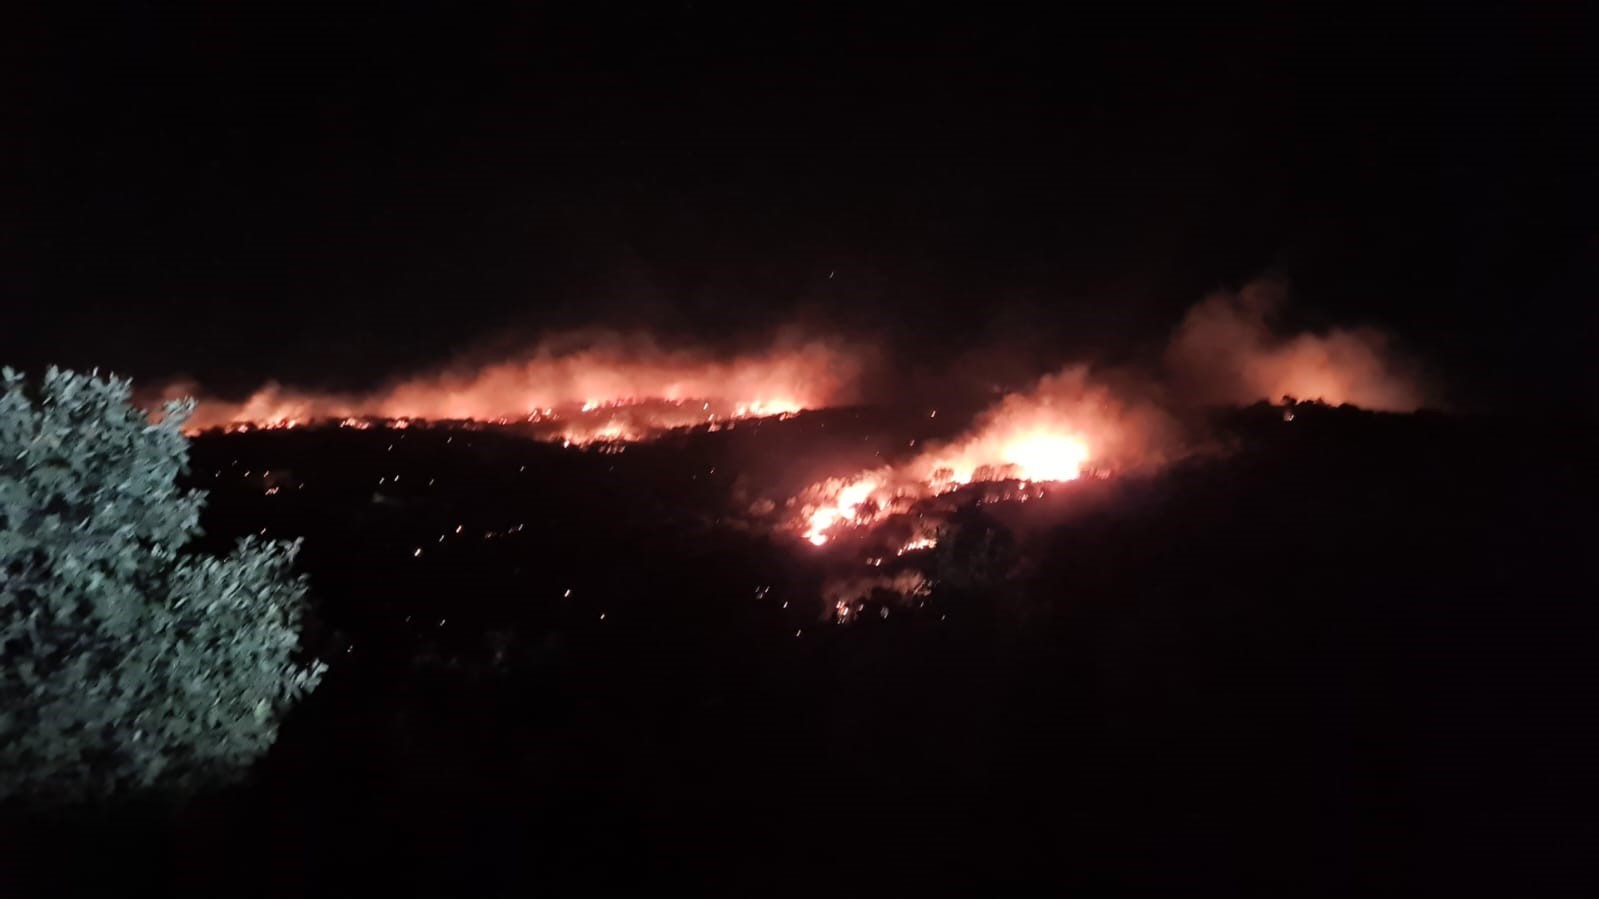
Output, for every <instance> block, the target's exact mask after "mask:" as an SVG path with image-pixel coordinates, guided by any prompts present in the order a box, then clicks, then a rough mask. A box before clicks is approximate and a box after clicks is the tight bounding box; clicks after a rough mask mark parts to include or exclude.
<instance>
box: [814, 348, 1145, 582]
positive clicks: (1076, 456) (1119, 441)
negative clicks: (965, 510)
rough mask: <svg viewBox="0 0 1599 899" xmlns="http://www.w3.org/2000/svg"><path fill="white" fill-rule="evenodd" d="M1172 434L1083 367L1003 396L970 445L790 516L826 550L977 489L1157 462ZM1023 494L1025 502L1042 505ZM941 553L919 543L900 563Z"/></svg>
mask: <svg viewBox="0 0 1599 899" xmlns="http://www.w3.org/2000/svg"><path fill="white" fill-rule="evenodd" d="M1168 431H1169V428H1168V425H1167V420H1166V417H1165V415H1164V414H1163V413H1161V412H1160V411H1159V410H1158V409H1157V408H1156V407H1155V406H1153V405H1152V404H1148V403H1134V402H1128V401H1125V400H1120V399H1118V398H1117V397H1116V396H1114V395H1113V394H1112V393H1111V391H1110V390H1109V389H1108V388H1107V387H1105V386H1103V385H1100V384H1097V383H1094V382H1093V381H1091V380H1090V378H1089V373H1088V370H1087V369H1086V368H1084V367H1080V366H1079V367H1073V368H1069V369H1067V370H1065V371H1062V372H1060V373H1058V374H1055V375H1051V376H1049V377H1046V378H1044V379H1042V380H1041V381H1039V382H1038V384H1037V385H1035V386H1034V388H1033V389H1032V390H1030V391H1027V392H1025V393H1016V394H1011V395H1009V396H1006V397H1005V398H1004V399H1003V400H1001V401H1000V403H999V404H998V405H997V406H995V407H993V408H992V409H990V410H989V411H988V412H986V413H984V414H983V415H982V416H980V417H979V418H978V419H977V421H976V423H975V424H974V425H973V427H972V428H971V430H969V431H968V432H967V433H966V434H965V435H964V436H962V437H959V438H957V439H955V440H953V441H951V442H949V443H947V444H945V445H942V446H938V447H933V448H931V449H928V450H926V451H924V452H922V453H921V454H919V455H917V456H914V457H912V458H910V459H909V460H906V461H905V462H902V463H900V464H897V465H889V466H885V467H883V468H878V469H873V470H869V471H864V472H860V473H858V474H855V475H852V476H849V477H844V478H833V479H830V480H826V481H822V482H819V483H817V484H813V485H811V487H809V488H808V489H807V490H805V491H803V492H802V493H801V494H800V496H799V497H797V498H796V499H795V500H793V501H791V503H790V506H791V508H792V507H797V508H798V515H797V516H796V519H795V521H796V525H795V529H796V530H797V531H798V532H799V533H800V534H801V535H802V536H803V537H804V539H806V540H807V541H809V542H810V543H811V544H813V545H815V546H822V545H825V544H827V543H828V542H829V541H830V540H832V539H834V538H835V537H836V536H838V535H839V534H841V533H842V532H844V531H845V530H846V529H850V528H862V527H870V526H873V525H876V524H878V523H881V522H883V521H885V520H887V519H888V518H891V517H893V516H895V515H898V514H903V513H905V512H907V511H909V510H910V509H911V508H912V507H913V506H915V505H916V504H917V503H918V502H920V501H922V500H926V499H929V498H932V497H937V496H942V495H945V494H948V493H951V492H953V491H955V490H959V489H961V488H963V487H965V486H967V485H970V484H974V483H980V482H997V481H1015V482H1020V483H1021V484H1022V485H1024V486H1025V485H1038V484H1047V483H1058V482H1064V481H1075V480H1077V479H1078V478H1081V477H1083V476H1084V475H1086V474H1090V473H1096V474H1097V473H1102V472H1103V471H1106V470H1110V469H1113V468H1124V467H1128V466H1133V465H1141V464H1145V463H1148V462H1152V461H1156V460H1158V458H1159V457H1160V455H1161V448H1162V446H1163V444H1164V443H1165V441H1166V438H1167V434H1168ZM1036 495H1038V494H1037V493H1036V492H1035V491H1022V492H1021V493H1020V494H1019V497H1027V496H1036ZM936 543H937V537H936V535H933V534H918V535H917V536H915V537H913V538H912V539H911V540H910V541H909V542H908V543H906V544H905V545H904V546H903V547H901V548H900V549H899V550H898V552H897V554H898V555H904V554H905V553H906V552H911V551H914V550H917V549H927V548H930V547H932V546H934V545H936Z"/></svg>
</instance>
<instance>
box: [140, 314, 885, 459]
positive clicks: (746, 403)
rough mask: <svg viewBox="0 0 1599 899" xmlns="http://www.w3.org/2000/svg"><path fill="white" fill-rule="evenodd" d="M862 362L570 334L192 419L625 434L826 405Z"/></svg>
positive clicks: (567, 436)
mask: <svg viewBox="0 0 1599 899" xmlns="http://www.w3.org/2000/svg"><path fill="white" fill-rule="evenodd" d="M858 370H859V360H858V356H857V354H856V353H855V352H853V351H852V350H850V349H849V348H847V347H843V346H841V345H838V344H835V343H830V342H824V341H811V342H805V343H794V342H788V343H780V344H778V345H776V346H774V347H772V348H770V349H769V350H767V351H765V352H757V353H747V354H743V355H739V356H735V357H732V358H719V357H715V356H712V355H709V354H705V353H699V352H692V351H680V350H663V349H661V348H659V347H658V346H657V345H656V344H654V343H653V342H652V341H650V340H648V339H646V338H642V337H631V338H618V337H609V338H604V339H599V340H594V339H591V340H590V341H589V342H587V343H574V341H572V340H568V341H565V342H563V343H562V344H560V345H557V344H547V345H545V346H543V347H540V348H539V349H537V350H536V351H534V352H533V353H532V354H530V355H529V356H528V357H526V358H523V359H518V360H514V361H507V362H499V363H495V364H492V365H487V366H482V367H478V368H475V369H472V370H469V371H456V370H451V371H445V372H437V373H433V374H429V375H424V376H420V377H414V378H409V379H405V380H401V381H398V382H396V383H393V384H391V385H390V386H388V387H387V388H384V389H382V390H378V391H375V392H372V393H366V394H341V393H318V392H308V391H299V390H292V389H289V388H285V387H282V386H280V385H277V384H268V385H266V386H265V387H263V388H261V389H260V390H258V391H256V392H255V393H254V394H253V395H251V396H250V397H249V398H247V399H245V400H244V401H243V402H239V403H229V402H224V401H220V400H216V399H209V398H208V399H203V400H202V401H201V402H200V403H199V405H198V408H197V409H196V411H195V415H194V417H193V418H192V419H191V420H190V423H189V424H190V428H191V429H193V430H196V431H198V430H206V429H210V428H226V429H229V430H254V429H262V428H292V427H296V426H299V425H301V424H305V423H310V422H324V421H328V422H337V423H339V424H341V425H343V426H345V427H351V428H366V427H371V426H372V425H373V424H374V423H382V424H384V425H386V426H390V427H404V426H407V425H410V424H412V423H413V422H425V421H474V422H479V423H490V424H500V425H511V424H517V425H527V426H530V427H532V429H533V430H534V433H535V435H536V436H539V437H543V438H546V439H551V440H559V441H563V442H565V443H568V444H579V445H582V444H588V443H594V442H608V441H632V440H639V439H642V438H644V437H647V436H650V435H652V434H655V433H659V432H660V431H663V430H668V429H672V428H680V427H690V426H703V425H709V426H712V427H717V428H720V427H722V426H724V425H726V424H727V423H729V422H732V421H736V420H740V419H747V418H764V417H770V416H786V415H792V414H794V413H797V412H800V411H803V410H806V409H816V408H822V407H825V406H829V405H833V404H836V403H838V402H840V401H844V400H847V399H848V398H849V394H850V391H851V389H852V387H853V383H854V381H855V378H856V375H857V373H858ZM181 392H187V391H181V390H178V389H176V388H174V389H170V390H168V391H167V395H168V396H171V395H174V394H177V393H181Z"/></svg>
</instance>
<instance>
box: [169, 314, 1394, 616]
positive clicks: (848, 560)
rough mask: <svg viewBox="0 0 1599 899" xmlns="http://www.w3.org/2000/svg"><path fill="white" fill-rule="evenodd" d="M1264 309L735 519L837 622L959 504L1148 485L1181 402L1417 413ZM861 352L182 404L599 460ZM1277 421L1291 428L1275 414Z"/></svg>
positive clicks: (624, 359)
mask: <svg viewBox="0 0 1599 899" xmlns="http://www.w3.org/2000/svg"><path fill="white" fill-rule="evenodd" d="M1279 301H1280V297H1279V294H1278V293H1276V292H1275V291H1274V290H1272V289H1271V288H1270V287H1269V286H1266V285H1251V286H1248V287H1246V288H1244V289H1243V290H1242V291H1240V292H1238V293H1235V294H1234V293H1227V294H1217V295H1215V296H1212V297H1210V298H1209V299H1207V300H1205V301H1204V302H1203V303H1200V304H1199V305H1197V306H1195V307H1194V308H1193V309H1191V310H1190V311H1189V312H1188V314H1187V315H1186V316H1185V317H1184V319H1183V320H1182V322H1181V323H1180V324H1179V326H1178V327H1177V329H1176V330H1175V332H1174V334H1173V336H1172V339H1171V341H1170V342H1169V345H1168V346H1167V348H1166V352H1165V354H1164V361H1165V366H1164V371H1163V372H1160V373H1149V372H1144V373H1129V372H1128V371H1126V370H1103V369H1095V368H1091V367H1090V366H1087V365H1082V364H1075V365H1069V366H1067V367H1065V368H1063V369H1061V370H1059V371H1057V372H1054V373H1052V374H1048V375H1045V376H1043V377H1041V378H1039V379H1038V380H1037V381H1036V382H1034V383H1032V384H1031V385H1029V386H1027V387H1026V388H1024V389H1020V390H1015V391H1012V392H1009V393H1005V394H1003V395H1002V396H1001V397H1000V398H999V399H998V400H997V401H996V402H995V403H993V404H992V405H991V406H990V407H989V408H987V409H985V410H982V411H980V412H978V413H977V414H976V415H975V416H972V417H971V419H970V422H969V423H968V424H967V425H966V426H965V427H964V428H963V429H958V430H956V431H955V432H953V433H951V432H950V431H949V430H947V429H945V428H943V427H942V426H943V425H944V424H945V422H946V421H948V416H946V418H945V420H944V421H938V422H936V424H937V426H939V427H932V426H933V425H934V421H933V419H935V418H936V417H937V415H938V413H937V411H936V410H927V411H926V413H925V419H924V420H923V422H922V424H923V425H925V426H928V427H926V428H923V429H921V430H914V431H911V432H908V433H906V434H902V435H900V436H899V438H898V439H897V442H890V444H888V447H891V448H886V449H881V450H878V451H877V452H876V453H875V454H873V456H866V457H864V458H863V457H861V456H854V457H851V459H849V460H844V461H839V460H835V463H836V464H834V465H832V466H827V465H821V464H818V463H819V462H820V460H821V459H824V458H828V457H826V456H816V457H814V458H813V456H814V450H807V449H806V448H804V447H802V446H795V447H791V448H790V452H786V453H785V454H784V455H783V459H784V460H785V462H786V463H787V464H788V467H790V468H792V469H794V470H795V471H803V472H806V473H805V474H803V475H801V476H800V477H799V478H798V479H792V478H791V479H789V486H787V487H773V486H771V485H768V489H767V490H766V492H764V493H762V492H761V491H760V490H759V489H757V490H756V491H755V493H754V494H753V495H751V494H750V493H749V492H748V491H745V490H743V487H741V488H740V490H741V491H743V493H742V496H743V498H744V499H753V500H754V501H753V502H751V503H749V504H748V506H747V508H748V510H749V511H748V518H746V519H744V520H750V519H753V520H754V522H755V523H756V527H757V528H758V529H760V530H763V531H769V532H773V533H777V534H781V535H786V536H788V537H791V538H793V539H794V540H795V541H796V542H803V543H806V544H809V545H810V546H811V547H812V548H813V549H812V551H811V553H809V555H811V556H814V557H816V558H817V559H818V560H819V561H824V562H825V563H826V564H827V565H828V566H829V567H831V568H832V569H833V570H832V572H831V574H830V575H829V576H828V579H827V580H826V582H825V584H824V586H823V588H822V594H823V596H824V597H826V598H827V603H826V604H827V606H828V608H829V610H830V611H829V613H828V614H827V617H829V618H834V619H835V620H850V619H852V618H853V617H855V616H857V615H858V614H859V613H860V612H861V610H862V609H863V608H865V605H864V603H863V599H864V598H866V597H869V596H871V595H873V594H890V595H894V596H898V597H900V598H901V599H902V600H913V599H919V598H921V597H925V596H926V595H927V594H928V592H929V590H931V589H932V586H933V580H932V579H931V578H930V577H929V576H928V575H927V573H926V571H925V570H924V569H926V568H927V565H925V564H923V563H924V562H926V560H927V557H928V555H929V551H931V550H935V549H937V548H938V547H940V545H941V543H942V541H943V539H944V538H945V537H946V536H947V534H948V532H949V529H950V525H949V521H950V520H951V518H952V516H954V515H955V514H956V513H957V512H958V511H959V510H961V509H963V508H971V507H974V506H980V505H988V504H995V503H1003V504H1007V505H1012V504H1019V503H1028V502H1034V501H1040V500H1044V499H1046V497H1059V496H1060V495H1061V494H1063V493H1065V492H1067V491H1066V490H1065V485H1067V484H1069V483H1071V482H1075V481H1082V480H1097V479H1104V478H1109V477H1112V476H1115V475H1123V474H1129V473H1136V472H1147V471H1153V470H1157V469H1160V468H1162V467H1164V466H1166V465H1168V464H1170V463H1172V462H1173V461H1176V460H1178V459H1180V458H1183V457H1184V456H1187V455H1191V454H1193V453H1194V452H1196V451H1197V448H1198V447H1201V446H1203V445H1205V440H1206V437H1205V434H1204V433H1202V429H1196V428H1195V427H1193V426H1192V425H1191V424H1187V423H1186V422H1190V421H1191V420H1192V418H1193V417H1192V416H1191V415H1189V414H1188V412H1189V411H1191V410H1192V409H1193V408H1195V407H1198V406H1205V405H1216V404H1246V403H1252V402H1259V401H1262V400H1265V401H1276V400H1278V399H1280V398H1283V397H1285V396H1290V395H1291V396H1298V397H1303V398H1305V399H1309V400H1315V401H1318V402H1323V403H1326V404H1329V405H1339V404H1346V403H1348V404H1355V405H1360V406H1363V407H1367V408H1371V409H1376V410H1395V411H1402V410H1412V409H1415V408H1416V407H1418V406H1419V405H1420V402H1421V394H1420V390H1419V388H1418V387H1417V385H1416V382H1415V380H1414V378H1413V377H1411V376H1410V375H1409V374H1408V372H1407V371H1406V369H1405V367H1404V366H1403V365H1402V364H1400V363H1398V362H1396V360H1395V358H1394V357H1393V355H1392V353H1391V352H1390V351H1389V348H1388V345H1387V341H1386V339H1385V338H1384V337H1383V335H1381V334H1380V333H1378V332H1375V331H1369V330H1334V331H1331V332H1329V333H1326V334H1319V335H1318V334H1295V335H1281V334H1278V333H1276V332H1275V331H1274V330H1273V328H1272V325H1273V322H1274V321H1275V318H1274V316H1275V313H1276V311H1277V308H1278V305H1279ZM867 357H868V354H867V352H866V351H864V350H863V348H862V347H861V346H860V345H854V344H849V343H846V342H843V341H839V340H818V339H811V340H800V341H795V340H788V341H779V342H777V343H775V344H773V345H772V346H770V347H768V348H766V349H765V350H761V351H754V352H747V353H743V354H738V355H733V356H725V355H724V356H718V355H716V354H712V353H707V352H703V351H697V350H684V349H667V348H663V347H662V346H661V345H660V344H658V343H657V342H656V341H654V340H652V339H649V338H646V337H640V336H630V337H620V336H615V335H602V336H595V335H592V334H591V335H585V336H578V337H568V338H564V339H561V340H556V341H550V342H547V343H545V344H543V345H541V346H540V347H538V348H536V349H535V350H533V351H532V352H531V353H529V354H527V355H526V356H524V357H522V358H517V359H512V360H508V361H507V360H502V361H497V362H493V363H491V364H487V365H480V366H477V367H475V368H469V369H468V368H455V369H448V370H441V371H435V372H433V373H430V374H425V375H420V376H417V377H412V378H406V379H402V380H400V381H397V382H394V383H391V384H389V385H388V386H386V387H384V388H383V389H380V390H376V391H372V392H369V393H364V394H338V393H316V392H306V391H297V390H292V389H288V388H284V387H281V386H278V385H271V384H269V385H267V386H266V387H264V388H262V389H261V390H259V391H257V392H256V393H254V394H253V395H251V396H250V397H248V398H247V399H245V400H244V401H242V402H238V403H228V402H224V401H219V400H216V399H204V400H202V401H201V403H200V404H199V409H198V412H197V414H196V415H195V417H194V419H193V423H194V427H196V428H197V429H210V430H222V431H226V432H231V433H239V432H246V431H252V430H263V429H284V428H295V427H299V426H301V425H304V424H310V423H318V424H335V423H336V424H338V425H339V426H342V427H346V428H354V429H369V428H373V427H381V428H385V429H393V430H403V429H406V428H410V427H414V426H419V425H439V426H445V427H448V428H450V429H483V428H488V427H494V428H497V429H506V430H509V431H511V432H512V433H513V434H515V435H520V436H524V437H531V438H533V439H535V440H538V441H544V442H553V443H559V444H562V445H564V446H575V447H579V448H592V449H594V450H596V451H600V452H605V453H619V452H622V451H624V450H625V449H627V447H628V446H629V445H630V444H632V443H636V442H638V441H647V440H651V439H653V438H658V437H660V436H662V435H664V434H666V433H667V432H670V431H674V430H683V429H694V430H699V431H705V432H714V431H720V430H723V429H733V428H735V427H737V426H738V424H739V423H740V422H743V421H746V420H749V419H765V418H771V419H785V418H789V417H792V416H794V415H796V414H798V413H800V412H803V411H807V410H823V409H828V408H830V407H837V406H840V405H844V404H848V403H851V402H854V401H856V400H857V399H859V398H860V397H861V395H862V391H861V387H860V382H861V380H862V376H863V371H864V368H865V360H866V358H867ZM172 392H174V391H169V394H170V393H172ZM886 405H887V406H889V407H892V406H893V403H892V401H890V402H889V403H888V404H886ZM1283 417H1284V420H1286V421H1292V420H1293V415H1292V411H1291V407H1290V409H1289V410H1288V411H1286V412H1285V414H1284V416H1283ZM816 427H817V428H818V429H822V428H825V427H826V424H825V422H819V423H817V424H816ZM929 431H932V432H934V433H929ZM939 432H941V433H939ZM906 437H909V438H910V439H909V440H906V439H905V438H906ZM862 461H865V462H866V464H864V465H862V464H860V463H861V462H862ZM523 470H525V467H524V469H523ZM716 470H717V469H715V468H711V469H710V470H709V472H708V473H707V477H709V476H711V475H714V473H715V472H716ZM818 475H821V476H820V477H817V476H818ZM813 477H817V479H816V480H814V481H810V482H809V483H807V480H808V479H810V478H813ZM740 480H741V483H743V486H744V487H748V486H749V483H748V481H747V479H745V478H743V476H740ZM394 481H395V482H398V481H399V476H398V474H396V475H394ZM383 483H384V479H383V478H379V480H378V484H379V486H380V487H381V486H382V485H383ZM428 483H429V484H431V479H429V482H428ZM796 483H797V484H799V485H803V486H799V487H797V488H796V486H794V485H795V484H796ZM266 489H268V490H269V491H270V492H274V493H275V492H277V490H276V489H274V488H273V487H271V486H268V487H267V488H266ZM414 552H415V554H416V555H417V556H420V555H421V553H422V551H421V549H419V548H418V549H415V550H414ZM852 610H853V611H852Z"/></svg>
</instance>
